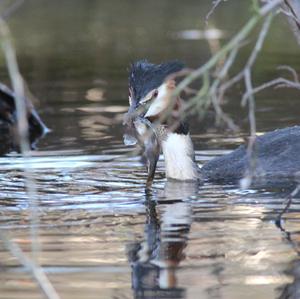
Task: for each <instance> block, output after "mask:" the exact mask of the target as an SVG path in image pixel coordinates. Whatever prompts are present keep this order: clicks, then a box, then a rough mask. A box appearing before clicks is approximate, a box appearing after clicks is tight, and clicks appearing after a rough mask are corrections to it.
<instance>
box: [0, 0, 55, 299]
mask: <svg viewBox="0 0 300 299" xmlns="http://www.w3.org/2000/svg"><path fill="white" fill-rule="evenodd" d="M21 2H22V1H17V2H16V3H15V5H13V6H11V8H10V10H9V13H8V14H4V16H6V17H7V16H9V15H10V14H11V13H12V12H13V11H14V10H15V9H16V5H18V6H19V5H20V4H21ZM0 43H1V46H2V50H3V52H4V56H5V60H6V65H7V69H8V73H9V77H10V80H11V84H12V87H13V91H14V94H15V105H16V115H17V129H18V135H19V136H18V137H19V144H20V149H21V153H22V156H23V158H24V159H28V162H29V163H28V164H27V168H24V169H23V173H24V181H25V186H26V191H27V196H28V201H29V204H30V208H29V210H30V213H31V226H30V234H31V247H32V251H31V253H32V254H31V258H29V257H28V256H27V255H25V254H24V252H23V251H22V249H21V248H20V247H19V246H18V244H16V243H15V242H13V240H12V239H11V238H8V237H7V232H6V231H0V239H1V240H2V242H3V244H4V245H5V247H6V248H7V250H9V251H10V253H11V254H12V255H13V256H14V257H16V258H17V259H18V260H19V262H20V263H21V264H22V265H23V266H24V267H25V268H26V269H27V270H28V271H29V273H30V274H31V275H32V277H33V278H34V279H35V280H36V282H37V284H38V285H39V287H40V288H41V290H42V291H43V293H44V295H45V297H46V298H49V299H59V298H60V297H59V296H58V294H57V293H56V291H55V289H54V287H53V286H52V284H51V283H50V281H49V279H48V278H47V276H46V274H45V272H44V270H43V269H42V268H41V267H40V266H39V265H38V264H37V255H38V253H39V250H40V248H39V242H38V224H39V215H38V194H37V187H36V182H35V180H34V178H33V173H32V170H31V165H30V157H31V154H30V150H31V148H30V143H29V139H28V136H29V134H28V128H29V126H28V121H27V107H26V99H25V92H24V81H23V78H22V76H21V74H20V71H19V67H18V63H17V59H16V53H15V49H14V47H13V44H12V40H11V34H10V31H9V28H8V26H7V24H6V22H5V21H4V19H3V18H2V17H0Z"/></svg>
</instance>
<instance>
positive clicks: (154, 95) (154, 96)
mask: <svg viewBox="0 0 300 299" xmlns="http://www.w3.org/2000/svg"><path fill="white" fill-rule="evenodd" d="M157 96H158V90H155V91H154V93H153V98H156V97H157Z"/></svg>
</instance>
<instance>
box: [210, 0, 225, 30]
mask: <svg viewBox="0 0 300 299" xmlns="http://www.w3.org/2000/svg"><path fill="white" fill-rule="evenodd" d="M222 1H224V2H225V1H226V0H215V1H213V2H212V7H211V9H210V10H209V12H208V13H207V15H206V17H205V23H206V25H207V24H208V20H209V18H210V16H211V15H212V14H213V13H214V11H215V10H216V8H217V7H218V6H219V5H220V3H221V2H222Z"/></svg>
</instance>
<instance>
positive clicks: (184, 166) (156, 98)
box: [124, 60, 197, 184]
mask: <svg viewBox="0 0 300 299" xmlns="http://www.w3.org/2000/svg"><path fill="white" fill-rule="evenodd" d="M183 67H184V65H183V64H182V63H181V62H179V61H171V62H166V63H162V64H152V63H149V62H147V61H146V60H142V61H138V62H136V63H134V64H133V65H132V66H131V70H130V75H129V105H130V106H129V110H128V112H127V114H126V115H125V118H124V124H125V125H126V127H127V128H128V127H129V128H131V132H132V134H131V136H135V137H136V138H135V139H136V140H137V141H139V143H140V144H141V145H142V147H143V148H144V157H145V158H146V159H145V160H146V165H147V169H148V180H147V183H150V184H151V183H152V180H153V177H154V173H155V169H156V162H157V160H158V158H159V153H160V150H161V149H162V151H163V154H164V158H165V165H166V176H167V177H168V178H172V179H177V180H196V179H197V169H196V167H195V163H194V151H193V145H192V142H191V139H190V136H189V134H188V133H189V130H188V126H187V125H186V124H185V123H184V122H183V121H182V119H181V116H180V112H181V108H182V103H181V100H180V98H179V97H176V98H174V90H175V88H176V83H175V79H174V78H175V76H176V73H178V72H180V71H181V70H182V69H183ZM170 105H171V106H170ZM170 108H171V109H170ZM170 110H171V111H170ZM166 112H167V113H168V115H167V116H168V117H165V116H166ZM129 131H130V130H129ZM129 131H127V132H129ZM129 135H130V134H129ZM126 137H127V135H126ZM128 139H129V138H128ZM124 140H125V143H126V138H125V139H124Z"/></svg>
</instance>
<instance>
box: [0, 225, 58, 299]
mask: <svg viewBox="0 0 300 299" xmlns="http://www.w3.org/2000/svg"><path fill="white" fill-rule="evenodd" d="M0 239H1V240H2V242H3V244H4V245H5V247H6V249H7V250H8V251H9V252H10V253H11V254H12V255H13V256H14V257H16V258H17V259H18V261H19V262H20V263H21V264H22V265H23V266H24V267H25V268H27V269H28V271H29V273H30V274H31V275H32V277H33V278H34V279H35V281H36V282H37V284H38V285H39V287H40V288H41V290H42V291H43V293H44V295H45V296H46V298H49V299H59V298H60V297H59V295H58V294H57V292H56V291H55V289H54V288H53V286H52V284H51V282H50V281H49V279H48V277H47V276H46V274H45V272H44V270H43V269H42V268H41V267H40V266H39V265H38V264H36V263H35V262H34V261H32V260H31V259H30V258H29V257H28V256H27V255H26V254H25V253H24V252H23V250H22V249H21V247H20V246H19V245H18V244H17V243H16V242H14V241H12V240H11V239H9V238H7V235H6V233H5V231H1V230H0Z"/></svg>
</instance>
